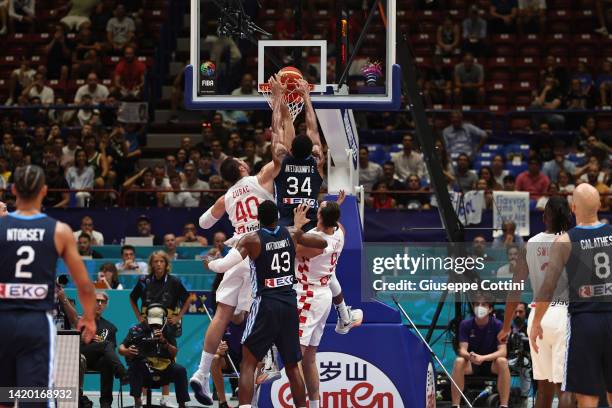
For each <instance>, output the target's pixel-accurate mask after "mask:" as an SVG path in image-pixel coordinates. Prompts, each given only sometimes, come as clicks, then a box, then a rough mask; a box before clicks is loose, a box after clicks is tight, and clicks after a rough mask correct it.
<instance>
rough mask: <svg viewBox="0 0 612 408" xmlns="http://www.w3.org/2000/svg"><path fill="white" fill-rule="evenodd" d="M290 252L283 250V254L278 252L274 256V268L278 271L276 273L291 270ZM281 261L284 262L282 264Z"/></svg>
mask: <svg viewBox="0 0 612 408" xmlns="http://www.w3.org/2000/svg"><path fill="white" fill-rule="evenodd" d="M290 259H291V257H290V255H289V252H283V253H282V254H279V253H276V254H274V257H273V258H272V266H271V268H272V270H273V271H276V273H281V271H282V272H289V268H290V267H291V262H290ZM281 261H282V262H283V264H282V265H281Z"/></svg>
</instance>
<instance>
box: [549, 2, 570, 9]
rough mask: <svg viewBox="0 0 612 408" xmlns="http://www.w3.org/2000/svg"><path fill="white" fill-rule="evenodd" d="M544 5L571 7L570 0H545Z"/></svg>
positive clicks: (556, 7)
mask: <svg viewBox="0 0 612 408" xmlns="http://www.w3.org/2000/svg"><path fill="white" fill-rule="evenodd" d="M546 7H548V8H549V9H555V10H556V9H569V8H571V7H572V1H571V0H547V1H546Z"/></svg>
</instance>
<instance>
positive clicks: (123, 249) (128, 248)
mask: <svg viewBox="0 0 612 408" xmlns="http://www.w3.org/2000/svg"><path fill="white" fill-rule="evenodd" d="M126 249H127V250H130V249H131V250H132V252H134V255H135V254H136V248H134V247H133V246H132V245H124V246H122V247H121V255H123V251H125V250H126Z"/></svg>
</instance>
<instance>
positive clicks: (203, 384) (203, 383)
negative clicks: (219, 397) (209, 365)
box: [189, 371, 213, 405]
mask: <svg viewBox="0 0 612 408" xmlns="http://www.w3.org/2000/svg"><path fill="white" fill-rule="evenodd" d="M209 379H210V374H204V373H201V372H200V371H196V372H195V373H193V375H192V376H191V378H190V379H189V385H190V386H191V389H192V390H193V393H194V395H195V398H196V400H198V402H199V403H200V404H202V405H212V404H213V400H212V392H211V391H210V381H209Z"/></svg>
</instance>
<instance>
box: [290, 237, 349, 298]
mask: <svg viewBox="0 0 612 408" xmlns="http://www.w3.org/2000/svg"><path fill="white" fill-rule="evenodd" d="M308 233H309V234H316V235H319V236H321V237H322V238H323V239H325V241H327V248H325V249H324V250H323V253H322V254H321V255H318V256H315V257H314V258H312V259H307V258H301V259H299V260H297V261H298V262H297V264H296V267H295V269H296V277H297V279H298V283H300V284H305V285H314V286H327V285H328V283H329V280H330V279H331V277H332V275H333V274H334V273H335V272H336V265H337V264H338V258H339V257H340V253H341V252H342V248H344V232H342V228H336V231H334V233H333V234H332V235H328V234H326V233H324V232H323V231H317V230H316V228H313V229H311V230H310V231H308Z"/></svg>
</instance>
